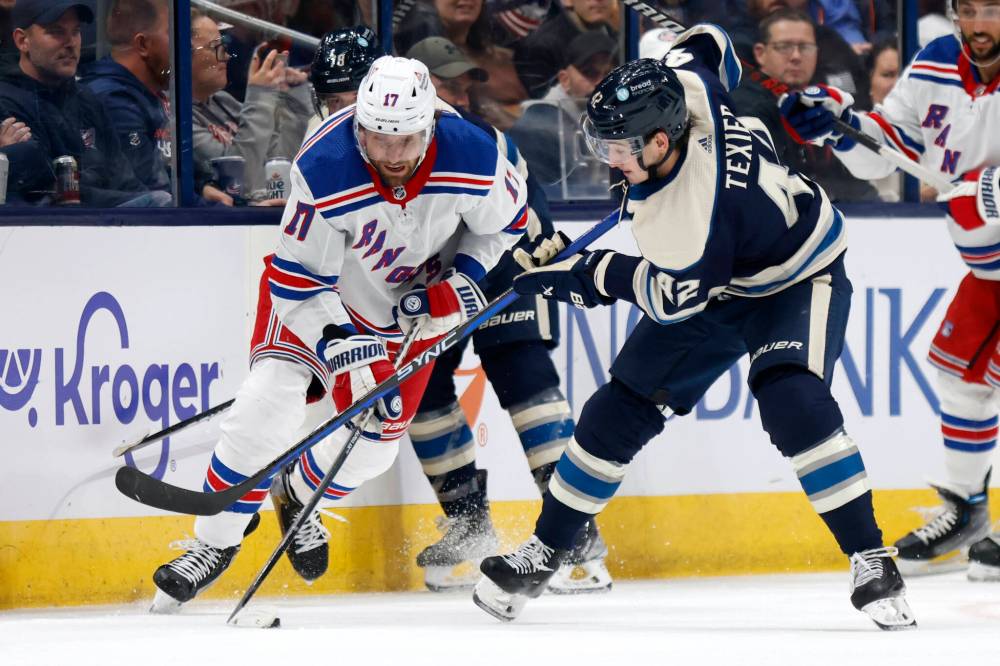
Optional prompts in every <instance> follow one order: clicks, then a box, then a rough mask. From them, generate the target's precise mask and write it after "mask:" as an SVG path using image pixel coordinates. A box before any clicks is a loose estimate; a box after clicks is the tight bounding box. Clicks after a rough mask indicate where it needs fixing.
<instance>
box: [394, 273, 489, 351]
mask: <svg viewBox="0 0 1000 666" xmlns="http://www.w3.org/2000/svg"><path fill="white" fill-rule="evenodd" d="M485 307H486V297H485V296H483V292H481V291H480V290H479V286H478V285H477V284H476V283H475V281H474V280H473V279H472V278H470V277H469V276H467V275H463V274H462V273H458V272H456V271H455V270H454V269H450V270H449V271H448V272H447V273H445V278H444V279H443V280H441V281H440V282H438V283H437V284H432V285H431V286H429V287H421V288H419V289H414V290H413V291H408V292H406V293H405V294H403V297H402V298H400V299H399V306H398V307H397V308H395V312H394V314H395V316H396V322H397V323H398V324H399V327H400V328H401V329H403V332H404V333H408V332H409V331H410V329H411V328H412V327H413V325H414V324H415V323H416V320H417V319H420V318H424V323H423V325H422V326H421V327H420V333H419V334H418V335H417V339H418V340H428V339H431V338H436V337H438V336H440V335H444V334H445V333H447V332H448V331H450V330H451V329H453V328H455V327H456V326H458V325H460V324H462V323H463V322H465V321H467V320H469V319H471V318H472V317H474V316H476V314H477V313H479V311H480V310H482V309H483V308H485Z"/></svg>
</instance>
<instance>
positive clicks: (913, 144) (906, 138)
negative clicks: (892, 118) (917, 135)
mask: <svg viewBox="0 0 1000 666" xmlns="http://www.w3.org/2000/svg"><path fill="white" fill-rule="evenodd" d="M893 128H895V130H896V133H897V134H899V138H901V139H902V140H903V143H905V144H906V145H907V147H909V148H912V149H913V150H915V151H916V152H918V153H923V152H924V144H922V143H920V142H919V141H917V140H915V139H913V138H912V137H911V136H910V135H909V134H907V133H906V132H904V131H903V130H902V128H901V127H899V125H893Z"/></svg>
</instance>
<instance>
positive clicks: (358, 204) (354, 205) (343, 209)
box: [321, 180, 384, 219]
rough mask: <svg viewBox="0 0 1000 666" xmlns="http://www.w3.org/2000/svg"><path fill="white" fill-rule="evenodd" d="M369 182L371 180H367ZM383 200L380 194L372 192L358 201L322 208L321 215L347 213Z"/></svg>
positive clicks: (330, 216)
mask: <svg viewBox="0 0 1000 666" xmlns="http://www.w3.org/2000/svg"><path fill="white" fill-rule="evenodd" d="M369 182H371V181H370V180H369ZM382 201H384V199H383V198H382V195H381V194H373V195H372V196H370V197H368V198H367V199H361V200H359V201H352V202H351V203H349V204H344V205H343V206H336V207H335V208H330V209H329V210H324V211H322V212H321V215H322V216H323V217H324V218H327V219H329V218H332V217H338V216H340V215H347V214H348V213H353V212H354V211H356V210H361V209H362V208H368V207H369V206H374V205H376V204H378V203H381V202H382Z"/></svg>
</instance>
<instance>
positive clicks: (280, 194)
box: [264, 157, 292, 199]
mask: <svg viewBox="0 0 1000 666" xmlns="http://www.w3.org/2000/svg"><path fill="white" fill-rule="evenodd" d="M264 173H265V174H266V176H267V198H268V199H287V198H288V196H289V195H290V194H291V193H292V184H291V181H290V180H289V178H291V175H292V162H291V161H290V160H289V159H288V158H287V157H275V158H272V159H270V160H268V161H267V164H265V165H264Z"/></svg>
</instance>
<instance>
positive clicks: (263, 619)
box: [229, 610, 281, 629]
mask: <svg viewBox="0 0 1000 666" xmlns="http://www.w3.org/2000/svg"><path fill="white" fill-rule="evenodd" d="M229 625H230V626H232V627H239V628H241V629H243V628H253V629H277V628H279V627H281V618H280V617H278V616H277V615H276V614H274V613H272V612H270V611H263V610H257V611H253V610H248V611H243V612H241V613H240V614H239V615H237V616H236V617H234V618H233V619H232V620H230V621H229Z"/></svg>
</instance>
